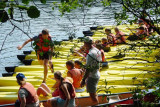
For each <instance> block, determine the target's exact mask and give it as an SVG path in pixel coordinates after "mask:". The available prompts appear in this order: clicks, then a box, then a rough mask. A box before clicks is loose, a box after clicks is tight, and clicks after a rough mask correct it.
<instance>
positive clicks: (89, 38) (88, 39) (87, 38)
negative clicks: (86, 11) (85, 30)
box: [84, 36, 93, 43]
mask: <svg viewBox="0 0 160 107" xmlns="http://www.w3.org/2000/svg"><path fill="white" fill-rule="evenodd" d="M84 42H86V43H93V39H92V37H90V36H86V37H84Z"/></svg>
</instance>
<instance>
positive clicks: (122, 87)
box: [0, 25, 160, 107]
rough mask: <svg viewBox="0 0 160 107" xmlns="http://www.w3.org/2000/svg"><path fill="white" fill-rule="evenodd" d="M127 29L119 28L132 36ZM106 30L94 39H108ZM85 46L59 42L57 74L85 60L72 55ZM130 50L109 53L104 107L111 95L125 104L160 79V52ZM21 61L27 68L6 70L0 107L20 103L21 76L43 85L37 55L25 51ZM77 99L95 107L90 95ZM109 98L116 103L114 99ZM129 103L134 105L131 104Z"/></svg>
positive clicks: (1, 81)
mask: <svg viewBox="0 0 160 107" xmlns="http://www.w3.org/2000/svg"><path fill="white" fill-rule="evenodd" d="M127 26H129V25H127ZM127 26H126V25H121V26H119V29H120V30H121V31H123V32H125V33H126V34H130V33H131V32H130V30H128V29H127ZM112 27H113V26H107V28H112ZM105 28H106V27H104V28H103V29H98V30H92V32H94V35H93V36H92V37H93V39H94V40H98V39H99V40H101V38H103V37H106V35H105V34H104V29H105ZM130 28H135V26H130ZM138 42H139V41H138ZM82 45H83V42H82V41H81V39H76V40H73V41H61V42H59V45H56V46H55V51H56V53H57V56H56V57H53V58H52V62H53V64H54V70H55V71H60V72H62V74H63V76H66V73H67V72H66V71H67V68H66V67H65V63H66V61H68V60H73V61H75V60H82V59H83V58H82V57H80V56H75V55H73V53H72V52H73V50H74V49H76V50H78V49H79V48H80V47H81V46H82ZM125 49H128V51H124V50H125ZM129 49H130V45H128V44H123V45H122V44H121V45H117V46H112V47H111V51H110V52H105V56H106V59H107V61H108V66H109V67H102V68H101V70H100V74H101V77H100V81H99V83H98V90H97V92H99V101H100V103H101V104H103V103H108V102H109V101H108V100H107V96H108V93H110V92H111V93H112V94H116V95H117V96H118V99H119V100H123V99H125V98H129V97H132V94H131V93H128V92H130V91H131V90H133V89H135V88H136V87H137V85H140V84H142V82H143V81H144V80H147V79H148V78H151V77H159V76H160V75H157V74H156V71H158V68H159V67H160V64H159V63H158V62H157V63H156V62H155V60H156V55H157V54H159V51H160V50H159V49H157V50H154V52H153V53H151V54H149V55H148V54H145V51H146V47H143V46H141V47H140V46H137V47H135V49H134V50H133V49H131V50H129ZM17 57H18V59H19V60H21V61H22V62H23V63H24V65H23V66H10V67H6V68H5V69H6V71H7V72H8V74H10V75H11V76H7V77H1V78H0V104H9V103H14V102H15V100H16V99H17V91H18V89H19V86H18V84H17V83H16V77H15V76H16V74H17V73H20V72H21V73H23V74H24V75H25V76H26V77H27V79H26V81H28V82H30V83H32V84H33V85H34V87H35V88H36V89H37V88H38V87H39V86H40V84H41V83H42V80H43V66H42V65H40V63H39V61H38V60H37V57H36V54H35V52H34V51H24V54H23V55H17ZM48 70H49V72H48V78H47V81H46V84H47V85H48V86H49V87H50V89H51V90H52V91H54V89H52V88H51V87H52V86H53V84H54V83H55V80H54V79H53V74H52V73H51V71H50V69H48ZM140 88H141V89H144V88H145V87H143V86H141V87H140ZM126 92H127V93H126ZM76 96H77V98H76V103H77V105H79V106H82V107H84V106H89V105H91V103H92V102H91V99H90V98H89V97H88V93H87V92H86V91H84V92H81V93H76ZM104 96H105V97H104ZM110 96H111V95H110ZM49 98H51V96H47V97H43V96H40V97H39V99H40V100H47V99H49ZM109 98H110V99H112V97H109ZM86 100H87V102H86ZM125 103H127V102H125ZM128 103H133V102H132V101H131V100H129V101H128Z"/></svg>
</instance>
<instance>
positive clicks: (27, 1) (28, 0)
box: [22, 0, 30, 4]
mask: <svg viewBox="0 0 160 107" xmlns="http://www.w3.org/2000/svg"><path fill="white" fill-rule="evenodd" d="M29 2H30V0H22V3H23V4H29Z"/></svg>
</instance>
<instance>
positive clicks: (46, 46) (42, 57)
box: [17, 29, 54, 83]
mask: <svg viewBox="0 0 160 107" xmlns="http://www.w3.org/2000/svg"><path fill="white" fill-rule="evenodd" d="M31 41H34V43H33V45H35V47H34V49H35V51H36V55H37V58H38V60H39V62H40V64H41V65H43V66H44V78H43V83H45V82H46V78H47V74H48V62H49V67H50V69H51V72H54V68H53V64H52V53H53V41H52V39H51V36H50V35H49V31H48V30H47V29H44V30H42V33H40V34H39V35H38V36H34V37H33V38H31V39H28V40H27V41H25V42H24V43H23V44H22V45H21V46H18V47H17V48H18V50H21V49H22V48H23V47H24V46H25V45H26V44H27V43H29V42H31Z"/></svg>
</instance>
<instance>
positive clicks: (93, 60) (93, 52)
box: [86, 47, 102, 78]
mask: <svg viewBox="0 0 160 107" xmlns="http://www.w3.org/2000/svg"><path fill="white" fill-rule="evenodd" d="M101 61H102V57H101V52H100V51H99V50H98V49H97V48H95V47H93V48H91V49H90V50H89V53H88V54H87V57H86V66H88V67H91V69H92V71H90V73H89V77H92V78H100V73H99V67H100V63H99V62H101Z"/></svg>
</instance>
